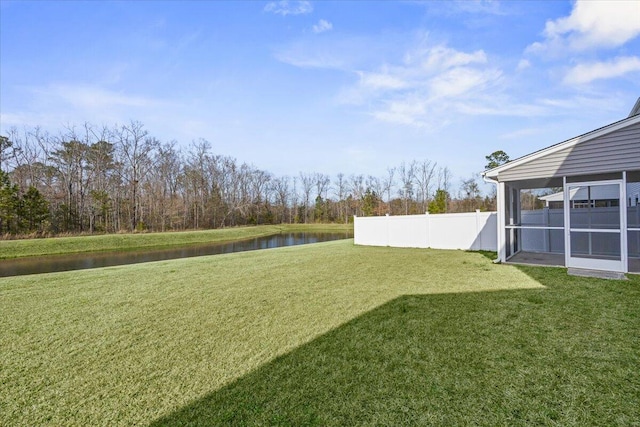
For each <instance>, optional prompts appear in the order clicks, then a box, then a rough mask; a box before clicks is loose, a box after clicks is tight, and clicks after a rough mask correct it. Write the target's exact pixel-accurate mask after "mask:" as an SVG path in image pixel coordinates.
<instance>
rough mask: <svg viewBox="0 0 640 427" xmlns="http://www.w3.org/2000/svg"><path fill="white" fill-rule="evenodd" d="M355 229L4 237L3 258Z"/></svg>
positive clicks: (239, 229)
mask: <svg viewBox="0 0 640 427" xmlns="http://www.w3.org/2000/svg"><path fill="white" fill-rule="evenodd" d="M296 231H310V232H324V231H328V232H341V231H353V225H352V224H349V225H341V224H283V225H263V226H256V227H233V228H224V229H217V230H203V231H180V232H166V233H132V234H107V235H99V236H78V237H55V238H47V239H24V240H0V259H8V258H22V257H29V256H43V255H60V254H73V253H82V252H105V251H127V250H137V249H151V248H153V249H158V248H169V247H172V246H186V245H194V244H203V243H217V242H220V243H222V242H227V241H234V240H243V239H251V238H254V237H260V236H269V235H272V234H276V233H280V232H284V233H286V232H296Z"/></svg>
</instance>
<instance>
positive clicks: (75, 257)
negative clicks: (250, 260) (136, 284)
mask: <svg viewBox="0 0 640 427" xmlns="http://www.w3.org/2000/svg"><path fill="white" fill-rule="evenodd" d="M351 237H353V233H282V234H274V235H272V236H264V237H257V238H254V239H250V240H242V241H237V242H228V243H215V244H207V245H196V246H186V247H180V248H171V249H161V250H153V249H150V250H141V251H125V252H100V253H90V254H86V253H85V254H71V255H52V256H47V257H30V258H22V259H8V260H2V261H0V277H9V276H22V275H25V274H38V273H52V272H55V271H69V270H84V269H87V268H98V267H109V266H113V265H124V264H138V263H141V262H151V261H163V260H167V259H176V258H189V257H196V256H204V255H219V254H228V253H232V252H244V251H253V250H257V249H269V248H279V247H283V246H295V245H303V244H307V243H318V242H327V241H330V240H340V239H348V238H351Z"/></svg>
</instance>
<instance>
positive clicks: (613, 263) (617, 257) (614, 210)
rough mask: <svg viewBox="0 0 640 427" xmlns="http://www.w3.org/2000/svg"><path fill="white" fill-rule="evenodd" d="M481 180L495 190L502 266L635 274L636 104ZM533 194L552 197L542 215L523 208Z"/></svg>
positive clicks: (639, 180) (639, 233)
mask: <svg viewBox="0 0 640 427" xmlns="http://www.w3.org/2000/svg"><path fill="white" fill-rule="evenodd" d="M483 177H484V178H485V180H487V181H490V182H493V183H495V184H496V185H497V197H498V211H497V214H498V219H497V224H498V226H497V228H498V229H497V241H498V248H497V249H498V258H499V260H500V261H501V262H510V261H511V262H533V263H538V264H547V265H563V266H566V267H569V268H573V269H588V270H601V271H610V272H617V273H626V272H640V206H639V204H638V198H639V196H640V98H639V99H638V101H637V102H636V104H635V106H634V107H633V109H632V110H631V113H630V114H629V116H628V117H626V118H625V119H622V120H620V121H617V122H615V123H611V124H610V125H607V126H604V127H602V128H599V129H596V130H594V131H591V132H588V133H586V134H584V135H580V136H577V137H575V138H572V139H569V140H567V141H564V142H561V143H558V144H555V145H552V146H550V147H548V148H545V149H542V150H539V151H536V152H534V153H531V154H529V155H526V156H523V157H521V158H518V159H516V160H513V161H511V162H508V163H506V164H504V165H501V166H498V167H496V168H494V169H490V170H487V171H485V172H484V173H483ZM558 188H561V189H562V191H561V192H557V190H555V191H554V189H558ZM532 190H535V191H537V192H538V194H540V192H541V191H544V192H547V193H551V194H550V195H548V196H543V197H540V199H542V200H544V201H545V204H546V206H545V207H544V208H543V209H540V210H537V211H532V210H528V211H527V210H523V209H522V206H521V202H520V196H521V193H522V192H523V191H526V192H531V191H532Z"/></svg>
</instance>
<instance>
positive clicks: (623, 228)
mask: <svg viewBox="0 0 640 427" xmlns="http://www.w3.org/2000/svg"><path fill="white" fill-rule="evenodd" d="M628 221H629V219H628V218H627V171H622V185H621V186H620V246H621V253H620V256H621V257H622V268H623V270H624V273H628V272H629V244H628V243H627V236H628V234H627V227H628V225H627V224H628Z"/></svg>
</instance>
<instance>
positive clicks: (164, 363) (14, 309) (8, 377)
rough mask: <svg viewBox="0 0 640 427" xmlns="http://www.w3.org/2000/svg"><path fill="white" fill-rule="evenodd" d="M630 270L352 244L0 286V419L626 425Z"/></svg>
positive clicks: (631, 403)
mask: <svg viewBox="0 0 640 427" xmlns="http://www.w3.org/2000/svg"><path fill="white" fill-rule="evenodd" d="M638 301H640V277H638V276H634V277H633V278H632V279H631V280H630V281H625V282H618V281H605V280H599V279H585V278H576V277H568V276H567V275H566V272H565V270H563V269H553V268H533V267H532V268H521V269H519V268H516V267H514V266H506V265H494V264H492V263H491V260H490V259H489V258H488V257H485V256H483V255H481V254H478V253H466V252H461V251H437V250H418V249H393V248H374V247H358V246H353V245H352V242H351V241H335V242H328V243H321V244H316V245H306V246H298V247H288V248H279V249H272V250H265V251H256V252H245V253H236V254H228V255H219V256H212V257H202V258H190V259H181V260H172V261H163V262H157V263H149V264H138V265H131V266H120V267H110V268H104V269H97V270H85V271H77V272H69V273H54V274H44V275H37V276H22V277H16V278H5V279H0V348H2V349H3V351H2V352H1V353H0V384H2V388H3V391H2V393H0V425H47V424H48V425H110V426H111V425H137V424H149V423H152V424H154V425H323V426H327V425H427V424H434V425H461V424H478V425H531V424H542V425H563V426H564V425H633V423H634V422H635V423H637V421H638V420H639V419H640V409H639V408H640V372H639V371H638V369H637V367H638V366H640V338H639V335H638V331H639V330H640V316H639V314H638V313H639V312H638Z"/></svg>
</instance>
